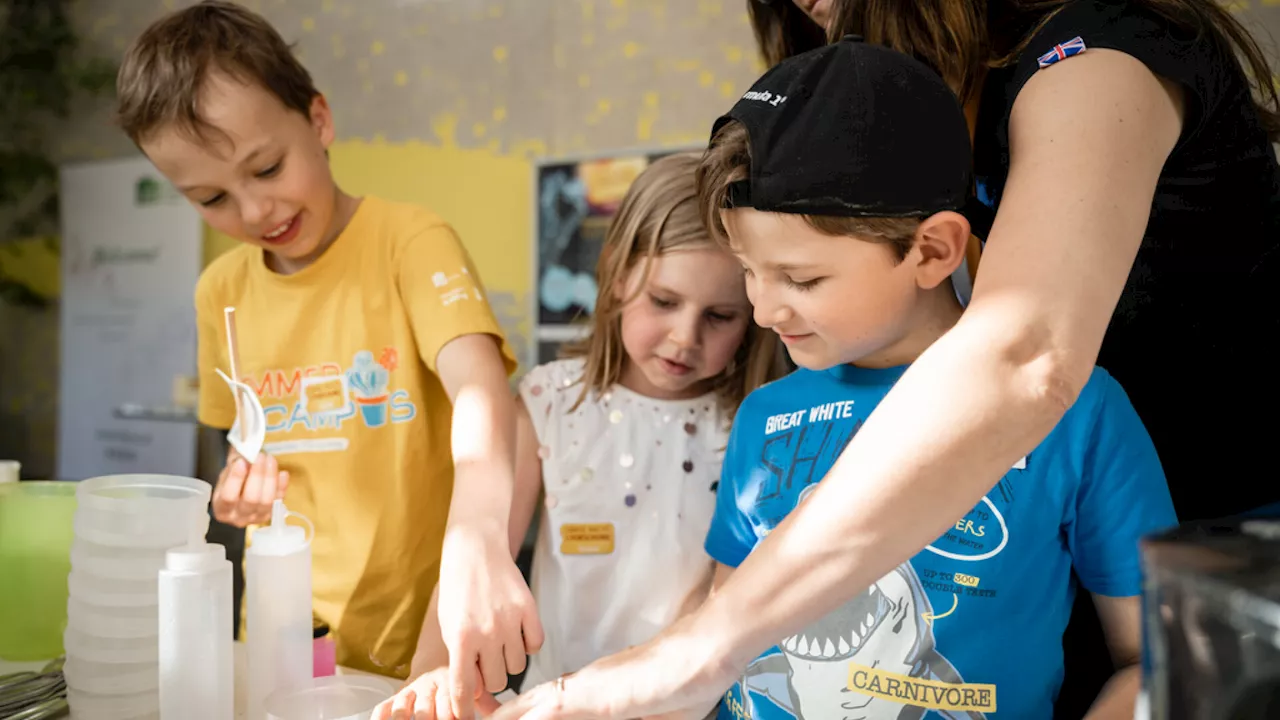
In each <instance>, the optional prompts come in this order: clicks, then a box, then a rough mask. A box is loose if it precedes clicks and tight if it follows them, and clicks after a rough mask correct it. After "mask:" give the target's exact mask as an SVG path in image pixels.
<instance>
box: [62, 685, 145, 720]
mask: <svg viewBox="0 0 1280 720" xmlns="http://www.w3.org/2000/svg"><path fill="white" fill-rule="evenodd" d="M67 704H69V705H70V706H71V716H72V717H73V718H87V719H88V720H143V719H144V718H145V719H148V720H149V719H150V718H153V717H154V718H157V719H158V718H159V717H160V699H159V696H158V695H156V694H155V693H150V692H148V693H138V694H135V695H98V694H96V693H87V692H83V691H81V690H76V689H73V688H67Z"/></svg>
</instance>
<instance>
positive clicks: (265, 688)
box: [244, 500, 315, 720]
mask: <svg viewBox="0 0 1280 720" xmlns="http://www.w3.org/2000/svg"><path fill="white" fill-rule="evenodd" d="M290 515H292V516H293V517H296V518H299V519H300V520H302V521H303V522H305V523H306V524H307V527H308V528H309V529H310V530H311V532H310V533H308V531H307V529H304V528H302V527H299V526H297V525H286V524H285V520H286V518H287V517H288V516H290ZM314 534H315V528H314V526H313V525H312V524H311V521H310V520H309V519H307V518H306V517H305V516H303V515H299V514H298V513H295V512H289V511H288V510H287V509H286V508H285V506H284V501H282V500H276V501H275V504H274V506H273V507H272V510H271V525H269V526H267V527H263V528H258V529H257V530H256V531H254V533H253V537H252V541H251V544H250V545H249V547H248V548H246V549H245V582H244V584H245V612H246V616H245V634H246V636H247V638H246V639H247V645H248V650H249V665H248V668H247V670H248V680H249V696H248V701H249V702H248V708H247V709H248V717H249V720H263V719H264V718H265V717H266V711H265V709H264V708H263V702H264V701H265V700H266V698H267V697H268V696H269V695H271V693H273V692H276V691H277V690H298V689H302V688H304V687H306V686H309V685H310V684H311V678H312V674H311V673H312V664H313V659H312V627H311V621H312V613H311V537H310V536H311V535H314Z"/></svg>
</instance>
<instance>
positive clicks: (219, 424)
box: [118, 2, 542, 692]
mask: <svg viewBox="0 0 1280 720" xmlns="http://www.w3.org/2000/svg"><path fill="white" fill-rule="evenodd" d="M118 91H119V115H120V120H121V124H122V126H123V127H124V129H125V131H126V132H127V133H128V134H129V136H130V137H131V138H132V139H133V140H134V142H135V143H136V144H137V145H138V146H139V147H140V148H141V149H142V151H143V152H145V153H146V155H147V156H148V157H149V158H150V159H151V161H152V162H153V163H154V164H155V165H156V167H157V168H159V170H160V171H161V172H162V173H164V174H165V176H166V177H168V178H169V179H170V180H171V181H172V182H173V183H174V184H175V185H176V186H177V187H178V188H179V189H180V190H181V192H182V193H183V194H184V195H185V196H186V197H187V198H188V200H190V201H191V202H192V204H194V205H195V206H196V207H197V209H198V210H199V211H200V214H201V215H202V216H203V217H204V219H205V220H206V221H207V222H208V223H209V224H210V225H211V226H213V227H214V228H217V229H218V230H220V231H222V232H224V233H226V234H228V235H231V236H233V237H235V238H237V239H238V240H240V241H241V242H242V243H243V245H241V246H240V247H238V248H236V249H235V250H232V251H231V252H228V253H226V254H225V255H223V256H222V257H220V258H218V259H217V260H216V261H215V262H214V263H213V264H212V265H210V266H209V268H208V269H207V270H206V271H205V272H204V274H203V275H202V276H201V278H200V281H199V284H198V285H197V287H196V293H195V302H196V308H197V320H198V326H199V327H198V332H199V336H198V340H199V372H200V413H199V414H200V420H201V422H202V423H204V424H206V425H210V426H213V427H215V428H220V429H225V428H229V427H230V426H231V424H232V422H233V421H234V419H235V406H234V403H233V401H232V396H231V393H230V391H229V390H228V388H227V386H226V385H225V384H224V383H223V382H222V380H221V379H220V378H219V377H218V375H217V374H216V372H215V370H216V369H223V370H224V371H227V370H229V362H228V357H227V347H226V341H225V338H224V333H223V329H222V327H223V326H222V318H223V308H224V307H226V306H234V307H235V308H236V310H237V312H236V316H237V321H238V335H239V337H238V340H239V346H240V367H239V370H240V378H239V379H240V380H242V381H243V382H245V383H247V384H249V385H250V386H251V387H253V388H255V389H256V390H257V392H258V394H259V396H260V397H261V400H262V405H263V409H264V410H265V412H266V418H267V437H266V446H265V452H264V453H263V454H262V455H259V456H258V457H257V458H240V457H238V456H237V455H236V454H235V453H234V452H232V453H229V456H228V462H227V467H226V468H225V469H224V470H223V472H222V474H221V476H220V477H219V480H218V485H217V487H216V488H215V490H214V501H213V509H214V513H215V515H216V516H217V517H218V519H219V520H221V521H223V522H228V523H232V524H235V525H238V526H242V527H243V526H247V525H252V524H256V523H261V522H263V521H265V520H267V519H268V518H269V517H270V506H271V503H272V502H273V500H274V499H275V498H276V497H283V498H284V499H285V501H286V503H287V504H288V505H289V507H290V509H293V510H297V511H298V512H300V513H303V514H304V515H306V516H308V517H309V518H311V520H312V521H314V523H315V529H316V532H315V540H314V542H313V545H312V553H313V580H312V582H313V591H314V610H315V613H316V614H317V615H318V616H319V617H320V618H321V619H323V620H325V621H326V622H328V623H329V624H330V626H331V627H332V628H333V630H334V636H335V638H336V640H337V646H338V662H339V663H340V664H342V665H345V666H349V667H354V668H360V669H364V670H370V671H374V672H380V673H383V674H386V675H391V676H398V677H406V676H407V674H408V672H409V669H410V663H411V660H412V657H413V652H414V646H415V642H416V639H417V637H418V634H419V630H420V628H421V625H422V622H423V618H424V617H425V616H426V612H427V609H428V600H429V598H430V597H431V595H432V590H433V588H434V586H435V584H436V582H437V576H440V577H441V582H442V583H443V584H444V586H445V587H448V588H449V592H447V593H441V595H442V596H443V598H444V599H442V600H441V601H440V602H441V607H440V617H441V626H442V628H443V630H444V636H445V638H446V639H447V640H449V641H450V642H451V643H452V644H453V645H454V646H456V647H458V648H460V649H461V650H462V652H463V656H464V657H472V658H474V662H472V663H470V664H469V665H467V664H463V665H460V667H461V668H464V669H466V670H468V672H466V673H464V674H465V678H462V680H463V681H465V682H466V683H467V684H469V685H470V686H471V687H475V686H476V685H475V683H477V682H479V683H481V684H483V686H484V687H485V688H487V689H489V690H490V691H493V692H496V691H498V690H501V689H502V687H503V686H504V685H505V684H506V679H507V678H506V672H512V673H516V672H519V671H520V670H522V669H523V666H524V654H525V652H533V651H535V650H536V649H537V647H538V645H539V644H540V643H541V632H542V631H541V626H540V625H539V624H538V619H537V614H536V612H535V610H534V608H533V600H532V597H531V596H530V595H529V591H528V588H527V586H525V584H524V581H523V579H522V578H521V577H520V574H519V571H518V570H517V569H516V567H515V564H514V562H513V560H512V556H511V547H510V545H511V542H510V539H509V538H508V532H507V515H508V513H509V510H510V499H511V486H512V462H513V461H512V455H513V452H514V450H513V448H514V417H515V413H514V401H513V398H512V395H511V393H510V390H509V387H508V384H507V377H508V374H509V373H510V372H511V371H512V370H513V369H514V367H515V360H514V358H513V356H512V353H511V350H510V348H509V347H508V346H507V344H506V343H505V341H504V339H503V336H502V331H501V329H500V328H499V326H498V323H497V321H496V320H495V318H494V315H493V313H492V311H491V310H490V308H489V306H488V304H487V301H486V300H485V296H484V292H483V288H482V285H481V283H480V280H479V278H478V276H477V274H476V271H475V268H474V266H473V265H472V263H471V261H470V259H469V258H468V256H467V253H466V251H465V250H464V249H463V247H462V245H461V244H460V242H459V240H458V237H457V236H456V235H455V234H454V232H453V230H452V229H451V228H450V227H449V226H448V225H447V224H445V223H444V222H443V221H442V220H441V219H440V218H439V217H437V216H436V215H434V214H432V213H431V212H428V211H427V210H424V209H422V208H418V207H414V206H412V205H405V204H400V203H394V202H389V201H386V200H381V199H378V198H373V197H366V198H356V197H352V196H349V195H347V194H346V193H344V192H343V191H342V190H341V189H340V188H339V187H338V186H337V185H336V183H335V182H334V179H333V176H332V174H331V172H330V169H329V164H328V158H327V148H328V146H329V144H330V143H331V142H332V141H333V138H334V128H333V118H332V115H331V114H330V111H329V107H328V105H327V103H326V101H325V99H324V97H323V96H321V95H320V93H319V92H318V91H317V90H316V89H315V86H314V85H313V84H312V81H311V77H310V75H309V74H308V73H307V71H306V70H305V69H304V68H303V67H302V66H301V65H300V64H299V63H298V61H297V60H296V59H295V58H294V57H293V55H292V54H291V52H290V50H289V48H288V46H287V45H286V44H285V43H284V41H283V40H282V39H281V38H280V36H279V35H278V34H277V33H276V32H275V30H274V29H272V28H271V26H270V25H269V24H267V23H266V21H264V20H263V19H262V18H261V17H259V16H257V15H255V14H253V13H252V12H250V11H248V10H246V9H244V8H242V7H240V6H238V5H235V4H232V3H229V2H202V3H200V4H198V5H195V6H193V7H190V8H187V9H186V10H183V11H180V12H176V13H173V14H170V15H168V16H166V17H164V18H162V19H161V20H159V21H157V22H156V23H155V24H153V25H152V26H150V27H149V28H148V29H147V30H146V31H144V32H143V34H142V35H141V36H140V37H139V38H138V40H137V41H136V42H135V44H134V45H133V46H132V47H131V48H130V50H129V51H128V53H127V55H126V57H125V60H124V63H123V64H122V66H121V69H120V75H119V79H118ZM454 421H456V423H455V422H454ZM454 425H456V427H457V430H458V431H457V432H455V433H452V441H451V427H452V426H454ZM455 475H456V478H457V479H456V488H457V492H453V490H454V487H455ZM446 603H449V605H448V606H447V607H446ZM250 632H252V629H250Z"/></svg>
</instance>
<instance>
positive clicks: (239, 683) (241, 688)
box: [0, 642, 402, 720]
mask: <svg viewBox="0 0 1280 720" xmlns="http://www.w3.org/2000/svg"><path fill="white" fill-rule="evenodd" d="M233 655H234V657H235V693H236V720H247V718H248V713H247V711H246V710H245V704H246V702H247V699H246V697H245V695H246V692H247V687H248V686H247V684H246V680H245V665H247V664H248V660H247V653H246V650H245V644H244V643H242V642H237V643H235V646H234V650H233ZM45 662H46V661H43V660H42V661H40V662H22V663H19V662H9V661H7V660H0V675H4V674H6V673H12V672H23V671H26V670H39V669H40V668H42V667H44V665H45ZM338 674H339V675H362V676H365V677H373V678H377V679H379V680H382V681H385V683H386V686H387V696H388V697H390V696H391V695H394V694H395V693H396V692H397V691H398V690H399V689H400V686H401V684H402V683H401V681H400V680H397V679H395V678H389V677H383V676H381V675H373V674H371V673H367V672H364V671H362V670H353V669H351V668H341V667H340V668H338ZM65 717H69V718H72V720H92V718H82V717H81V716H79V715H77V714H76V713H75V711H74V710H73V711H72V712H71V714H70V715H67V716H65Z"/></svg>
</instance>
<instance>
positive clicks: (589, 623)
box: [520, 359, 729, 688]
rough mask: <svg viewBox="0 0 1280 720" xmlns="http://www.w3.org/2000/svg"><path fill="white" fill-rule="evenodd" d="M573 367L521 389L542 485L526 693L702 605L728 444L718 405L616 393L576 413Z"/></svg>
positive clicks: (589, 400) (535, 378) (593, 398)
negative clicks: (535, 640) (535, 646)
mask: <svg viewBox="0 0 1280 720" xmlns="http://www.w3.org/2000/svg"><path fill="white" fill-rule="evenodd" d="M582 367H583V364H582V361H581V360H579V359H573V360H559V361H556V362H552V363H548V364H546V365H542V366H540V367H537V368H535V369H534V370H532V371H531V372H530V373H529V374H528V375H526V376H525V377H524V378H523V379H522V380H521V383H520V397H521V399H522V400H523V401H524V403H525V406H526V407H527V408H528V410H529V415H530V417H531V418H532V420H533V425H534V429H535V431H536V433H537V435H538V442H539V450H538V456H539V458H540V459H541V460H542V481H543V486H544V489H545V499H544V503H543V508H542V517H541V522H540V527H539V529H538V540H537V547H536V550H535V552H534V561H533V583H532V585H533V588H532V589H533V593H534V598H535V599H536V601H537V603H538V610H539V613H540V615H541V618H542V623H543V628H544V629H545V630H546V642H545V643H544V644H543V648H542V650H541V651H540V652H538V653H537V654H536V655H534V656H533V657H532V659H531V661H530V667H529V672H528V674H527V675H526V679H525V683H524V687H525V688H531V687H533V686H534V685H535V684H537V683H539V682H544V681H547V680H553V679H555V678H556V677H558V676H560V675H561V674H562V673H566V672H573V671H576V670H578V669H580V668H582V667H583V666H584V665H586V664H588V663H590V662H591V661H593V660H595V659H597V658H599V657H603V656H605V655H609V654H612V653H615V652H618V651H621V650H625V649H626V648H628V647H630V646H632V645H636V644H639V643H643V642H645V641H647V640H649V639H651V638H652V637H653V636H654V635H656V634H658V633H659V632H661V631H662V630H663V629H665V628H666V627H667V626H669V625H670V624H671V623H673V622H674V621H675V620H676V619H678V618H679V617H680V616H681V615H683V614H685V613H687V612H689V611H691V610H693V609H694V608H696V607H697V606H698V605H699V604H700V603H701V602H702V600H703V599H704V598H705V597H706V593H707V591H708V589H709V588H710V581H711V576H712V573H713V568H714V564H713V563H712V561H711V559H710V558H709V557H708V556H707V554H706V552H705V551H704V550H703V541H704V540H705V539H706V534H707V528H708V527H709V526H710V524H711V516H712V514H713V512H714V511H715V484H716V481H717V480H719V477H720V464H721V460H722V458H723V455H724V448H725V445H726V444H727V443H728V437H729V436H728V432H729V423H728V420H727V418H726V417H725V415H724V413H722V412H721V411H720V409H719V407H718V405H717V403H716V398H715V397H714V396H713V395H706V396H703V397H699V398H694V399H691V400H655V399H652V398H648V397H645V396H643V395H639V394H637V393H634V392H632V391H630V390H627V389H626V388H623V387H621V386H615V387H614V388H613V389H612V390H611V391H609V392H607V393H604V394H603V395H595V394H588V396H587V397H586V399H584V400H583V402H582V404H580V405H579V406H578V407H577V408H573V405H574V403H576V402H577V400H578V397H579V396H580V394H581V392H582V386H581V384H580V383H579V379H580V378H581V376H582ZM571 408H573V409H571Z"/></svg>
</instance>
